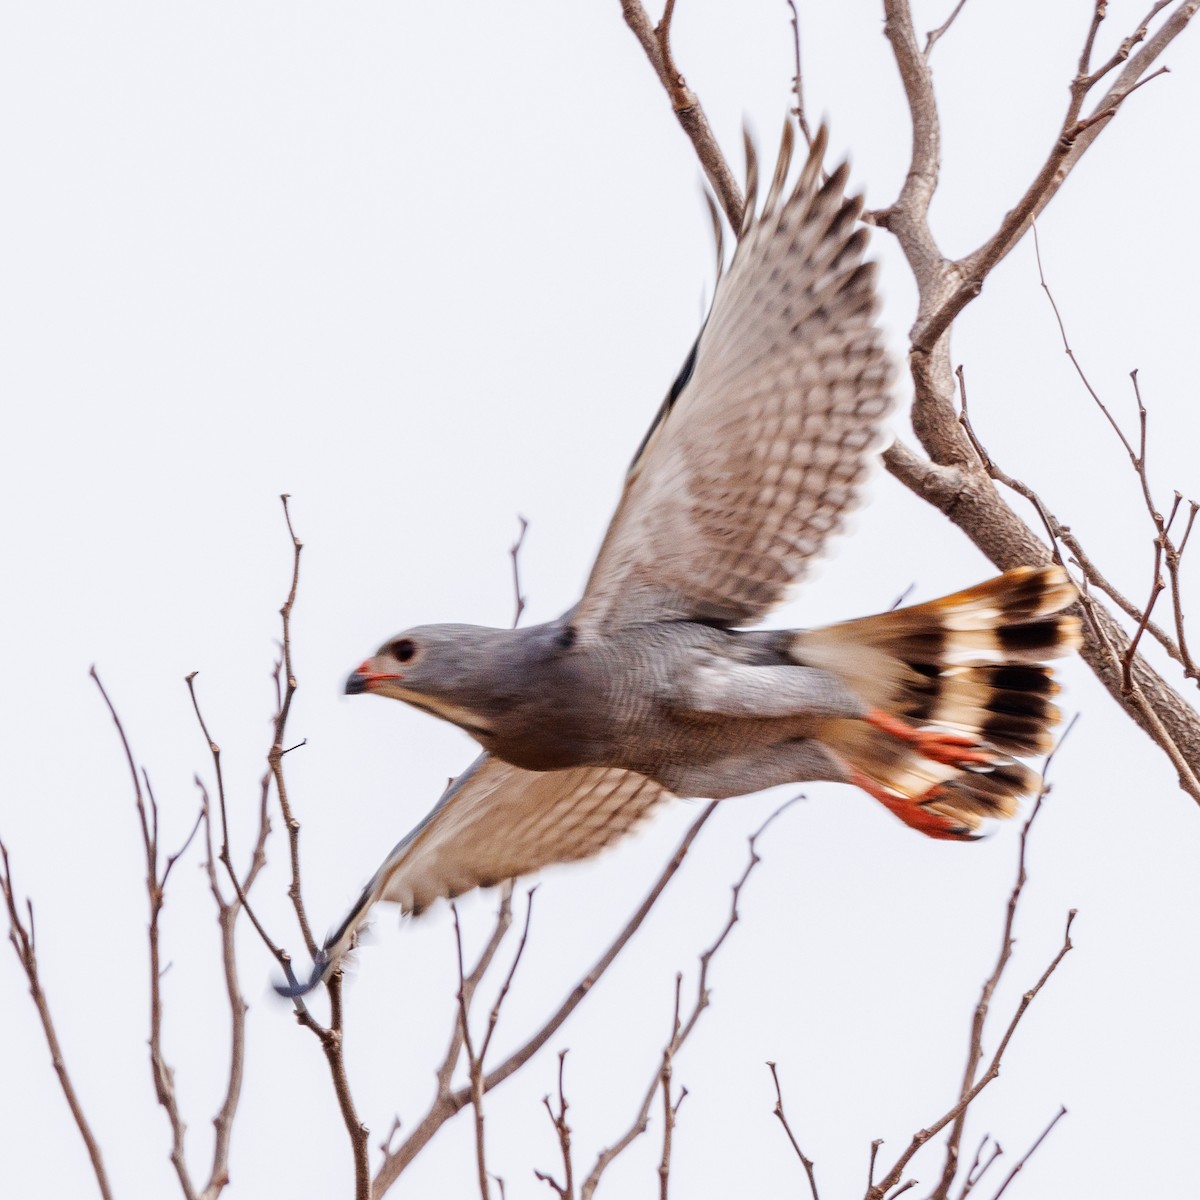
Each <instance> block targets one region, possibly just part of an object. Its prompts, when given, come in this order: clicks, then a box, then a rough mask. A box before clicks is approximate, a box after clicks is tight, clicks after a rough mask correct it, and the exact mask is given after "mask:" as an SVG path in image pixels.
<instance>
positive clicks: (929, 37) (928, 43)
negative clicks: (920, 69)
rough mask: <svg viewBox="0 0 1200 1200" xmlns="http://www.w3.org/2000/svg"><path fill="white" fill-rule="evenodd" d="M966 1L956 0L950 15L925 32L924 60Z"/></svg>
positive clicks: (927, 57)
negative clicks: (934, 27)
mask: <svg viewBox="0 0 1200 1200" xmlns="http://www.w3.org/2000/svg"><path fill="white" fill-rule="evenodd" d="M966 2H967V0H958V3H957V4H956V5H955V6H954V9H953V11H952V12H951V13H950V15H949V16H948V17H947V18H946V19H945V20H944V21H943V22H942V23H941V24H940V25H939V26H938V27H937V28H936V29H932V30H930V31H929V33H928V34H926V36H925V50H924V54H925V58H926V61H928V59H929V52H930V51H931V50H932V49H933V48H934V46H935V45H936V44H937V42H938V39H939V38H941V36H942V35H943V34H944V33H945V32H946V31H947V30H948V29H949V28H950V26H951V25H953V24H954V19H955V17H957V16H958V14H959V13H960V12H962V10H963V6H964V5H965V4H966Z"/></svg>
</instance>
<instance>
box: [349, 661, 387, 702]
mask: <svg viewBox="0 0 1200 1200" xmlns="http://www.w3.org/2000/svg"><path fill="white" fill-rule="evenodd" d="M399 678H400V676H399V675H388V674H386V673H384V672H381V671H372V670H371V660H370V659H367V661H366V662H364V663H363V664H362V665H361V666H360V667H358V668H357V669H356V670H355V671H354V672H353V673H352V674H351V675H350V677H349V679H347V680H346V695H347V696H357V695H358V694H359V692H370V691H373V690H374V687H375V684H377V683H381V682H383V680H385V679H399Z"/></svg>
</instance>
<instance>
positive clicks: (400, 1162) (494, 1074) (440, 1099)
mask: <svg viewBox="0 0 1200 1200" xmlns="http://www.w3.org/2000/svg"><path fill="white" fill-rule="evenodd" d="M716 807H717V806H716V803H715V802H714V803H711V804H708V805H706V806H705V807H704V810H703V811H702V812H701V813H700V815H699V816H698V817H697V818H696V820H695V821H693V822H692V824H691V826H690V827H689V828H688V831H687V833H685V834H684V836H683V839H682V840H681V841H680V843H679V845H678V846H677V847H676V849H675V853H674V854H673V855H672V856H671V859H670V861H669V862H668V863H667V864H666V866H665V867H664V868H663V870H662V872H661V873H660V874H659V876H658V879H657V880H655V882H654V885H653V887H651V889H650V891H649V893H648V894H647V896H646V898H645V899H644V900H643V901H642V903H641V904H640V905H639V906H638V908H637V910H636V911H635V912H634V913H633V915H632V916H631V917H630V918H629V920H628V921H627V922H626V923H625V926H624V927H623V928H622V930H621V931H620V933H618V934H617V936H616V937H615V938H614V939H613V941H612V942H611V943H610V944H609V946H608V948H607V949H606V950H605V951H604V953H603V954H602V955H601V956H600V958H599V959H597V960H596V962H595V964H594V965H593V966H592V968H591V970H589V971H588V973H587V974H586V975H585V976H584V977H583V978H582V979H581V980H580V981H579V982H578V983H577V984H576V985H575V987H574V988H572V989H571V991H570V993H569V994H568V995H567V996H566V998H565V999H564V1000H563V1001H562V1003H561V1004H560V1005H559V1006H558V1008H557V1009H556V1010H555V1011H554V1012H553V1013H552V1014H551V1015H550V1016H549V1017H548V1018H547V1019H546V1020H545V1021H544V1022H543V1023H542V1025H541V1026H540V1028H539V1029H538V1030H537V1032H536V1033H534V1034H533V1035H532V1036H531V1037H529V1038H528V1039H527V1040H526V1041H525V1042H524V1043H523V1044H522V1045H521V1046H520V1047H518V1049H516V1050H514V1051H513V1052H512V1054H510V1055H509V1056H508V1058H506V1059H505V1060H504V1061H503V1062H502V1063H500V1065H499V1066H497V1067H493V1068H492V1070H490V1071H489V1072H488V1073H487V1074H486V1075H485V1076H484V1079H483V1092H484V1094H485V1095H486V1094H487V1093H488V1092H490V1091H491V1090H492V1089H493V1088H494V1087H498V1086H499V1085H500V1084H501V1083H503V1082H504V1081H505V1080H506V1079H508V1078H509V1076H511V1075H513V1074H515V1073H516V1072H517V1071H519V1070H520V1069H521V1068H522V1067H523V1066H524V1065H525V1064H526V1063H527V1062H528V1061H529V1060H530V1059H531V1058H532V1057H533V1056H534V1055H535V1054H536V1053H537V1052H538V1051H539V1050H540V1049H541V1048H542V1047H543V1046H544V1045H545V1044H546V1042H547V1041H549V1039H550V1038H551V1037H553V1036H554V1034H555V1033H556V1032H557V1031H558V1029H559V1028H560V1027H561V1026H562V1024H563V1022H564V1021H566V1019H567V1018H568V1017H569V1016H570V1015H571V1014H572V1013H573V1012H574V1011H575V1009H576V1008H578V1007H579V1005H580V1004H581V1003H582V1001H583V999H584V997H586V996H587V995H588V993H589V992H591V991H592V989H593V988H594V987H595V986H596V984H597V983H598V982H599V981H600V979H601V978H602V977H603V975H604V973H605V972H606V971H607V970H608V968H609V967H610V966H612V964H613V962H614V961H615V960H616V958H617V956H618V955H619V954H620V953H621V951H622V950H623V949H624V948H625V946H626V944H627V943H628V941H629V939H630V938H631V937H633V935H634V934H635V933H636V932H637V931H638V929H639V928H640V927H641V924H642V922H643V921H644V920H645V919H646V917H647V915H648V914H649V912H650V910H651V909H652V908H653V907H654V905H655V904H656V903H657V901H658V898H659V896H661V895H662V892H663V890H664V889H665V888H666V886H667V884H668V883H670V881H671V879H672V878H673V877H674V875H675V873H676V872H677V871H678V870H679V868H680V867H681V866H682V865H683V861H684V859H685V858H686V857H687V853H688V850H689V849H690V848H691V845H692V843H693V842H694V841H695V840H696V838H697V836H698V835H699V833H700V830H701V829H702V828H703V827H704V825H705V823H706V822H707V821H708V819H709V818H710V817H711V816H712V814H713V813H714V812H715V811H716ZM451 1069H452V1068H451ZM470 1098H471V1089H470V1087H469V1086H468V1087H461V1088H459V1089H458V1090H457V1091H454V1092H451V1091H448V1090H447V1091H444V1092H443V1091H441V1090H439V1092H438V1095H437V1096H436V1097H435V1098H434V1101H433V1104H432V1105H431V1106H430V1108H429V1111H428V1112H427V1113H426V1114H425V1116H424V1117H423V1118H422V1119H421V1121H420V1122H419V1123H418V1124H417V1125H416V1127H415V1128H414V1129H413V1131H412V1132H411V1133H410V1134H409V1135H408V1137H407V1138H405V1140H404V1141H403V1142H402V1143H401V1144H400V1146H399V1147H398V1148H397V1149H396V1150H395V1151H394V1152H393V1153H391V1154H389V1155H387V1156H385V1158H384V1160H383V1162H382V1163H381V1165H380V1167H379V1169H378V1171H376V1173H375V1179H374V1183H373V1191H372V1195H373V1196H374V1197H376V1198H378V1197H380V1196H382V1195H383V1194H384V1193H385V1192H386V1191H387V1190H388V1188H390V1187H391V1186H392V1184H393V1183H395V1182H396V1180H397V1179H398V1178H399V1177H400V1175H401V1174H402V1173H403V1171H404V1170H405V1168H407V1167H408V1165H409V1164H410V1163H411V1162H412V1160H413V1159H414V1158H416V1156H417V1155H418V1154H419V1153H420V1152H421V1151H422V1150H423V1149H424V1148H425V1146H426V1145H428V1143H429V1140H430V1139H431V1138H432V1137H433V1135H434V1134H435V1133H437V1131H438V1130H439V1129H440V1128H441V1127H442V1126H443V1125H444V1124H445V1123H446V1122H447V1121H448V1120H449V1119H450V1118H451V1117H453V1116H454V1115H455V1114H456V1113H457V1112H459V1111H460V1110H461V1109H462V1108H463V1107H464V1106H465V1105H466V1104H467V1103H468V1102H469V1101H470Z"/></svg>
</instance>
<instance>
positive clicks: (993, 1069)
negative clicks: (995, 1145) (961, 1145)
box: [867, 909, 1075, 1200]
mask: <svg viewBox="0 0 1200 1200" xmlns="http://www.w3.org/2000/svg"><path fill="white" fill-rule="evenodd" d="M1074 920H1075V909H1071V911H1070V912H1069V913H1068V914H1067V927H1066V930H1065V932H1064V934H1063V943H1062V946H1061V947H1060V948H1059V951H1058V953H1057V954H1056V955H1055V956H1054V958H1053V959H1052V960H1051V962H1050V964H1049V966H1047V967H1046V969H1045V970H1044V971H1043V972H1042V974H1041V976H1040V977H1039V978H1038V981H1037V982H1036V983H1035V984H1034V985H1033V987H1031V988H1030V989H1029V991H1027V992H1026V993H1025V994H1024V995H1023V996H1022V997H1021V1001H1020V1003H1019V1004H1018V1005H1017V1008H1016V1011H1015V1012H1014V1013H1013V1016H1012V1019H1011V1020H1010V1021H1009V1023H1008V1027H1007V1028H1006V1029H1005V1031H1004V1035H1003V1036H1002V1037H1001V1039H1000V1044H999V1046H998V1047H997V1048H996V1053H995V1054H994V1055H993V1056H992V1060H991V1062H990V1063H989V1064H988V1067H987V1070H985V1071H984V1073H983V1074H982V1075H981V1076H980V1077H979V1079H978V1081H977V1082H976V1083H975V1085H974V1087H972V1088H971V1089H970V1090H969V1091H968V1092H967V1093H965V1095H963V1096H962V1097H961V1099H960V1100H959V1101H958V1103H957V1104H955V1105H954V1106H953V1107H952V1108H950V1109H949V1110H948V1111H947V1112H945V1113H944V1114H943V1115H942V1116H941V1117H939V1118H938V1119H937V1120H936V1121H935V1122H934V1123H933V1124H932V1125H930V1126H929V1127H928V1128H927V1129H921V1130H918V1131H917V1132H916V1133H915V1134H913V1137H912V1141H911V1142H910V1143H909V1145H908V1147H907V1149H906V1150H905V1151H904V1153H903V1154H901V1155H900V1157H899V1158H898V1159H897V1160H896V1163H895V1165H894V1166H893V1167H892V1169H891V1170H890V1171H889V1172H888V1173H887V1175H886V1176H884V1178H883V1180H881V1181H880V1182H879V1183H877V1184H875V1185H874V1186H873V1187H872V1188H871V1189H870V1190H869V1191H868V1192H867V1200H884V1197H885V1196H886V1195H887V1193H888V1192H889V1191H890V1190H891V1189H892V1188H894V1187H895V1186H896V1185H897V1184H898V1183H899V1181H900V1176H901V1175H902V1174H903V1172H904V1168H905V1167H906V1166H908V1163H909V1161H910V1160H911V1159H912V1157H913V1155H914V1154H916V1153H917V1151H918V1150H920V1149H921V1147H922V1146H924V1145H925V1143H926V1142H928V1141H929V1139H930V1138H932V1137H935V1136H936V1135H937V1134H939V1133H940V1132H941V1131H942V1130H943V1129H945V1128H946V1126H947V1125H949V1124H950V1123H951V1122H952V1121H954V1120H955V1119H956V1118H957V1117H958V1115H959V1114H960V1113H962V1112H965V1111H966V1110H967V1109H968V1108H969V1107H970V1106H971V1104H972V1103H973V1102H974V1100H975V1097H976V1096H978V1095H979V1093H980V1092H982V1091H983V1089H984V1088H985V1087H987V1085H988V1084H989V1083H991V1082H992V1080H993V1079H996V1078H997V1077H998V1076H999V1074H1000V1063H1001V1061H1002V1060H1003V1058H1004V1053H1005V1051H1006V1050H1007V1049H1008V1044H1009V1042H1010V1041H1011V1040H1012V1036H1013V1034H1014V1033H1015V1032H1016V1029H1017V1026H1018V1025H1019V1024H1020V1023H1021V1018H1022V1017H1024V1015H1025V1013H1026V1012H1027V1011H1028V1009H1029V1006H1030V1005H1031V1004H1032V1003H1033V1002H1034V1000H1036V999H1037V997H1038V993H1039V992H1041V990H1042V988H1044V987H1045V986H1046V983H1047V981H1048V980H1049V979H1050V976H1051V975H1053V974H1054V972H1055V971H1056V970H1057V969H1058V966H1059V963H1061V962H1062V960H1063V959H1064V958H1065V957H1066V956H1067V954H1068V953H1069V952H1070V950H1071V925H1072V923H1073V922H1074Z"/></svg>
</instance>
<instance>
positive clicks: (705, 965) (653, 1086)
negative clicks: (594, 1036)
mask: <svg viewBox="0 0 1200 1200" xmlns="http://www.w3.org/2000/svg"><path fill="white" fill-rule="evenodd" d="M799 799H801V797H800V796H794V797H792V799H790V800H788V801H787V802H786V803H785V804H781V805H780V806H779V807H778V808H777V809H776V810H775V811H774V812H773V813H771V815H770V816H769V817H767V819H766V820H765V821H764V822H763V823H762V824H761V825H760V826H759V827H758V828H757V829H756V830H755V831H754V833H752V834H751V835H750V837H749V839H748V846H749V851H750V853H749V858H748V860H747V862H746V867H745V869H744V870H743V871H742V874H741V877H740V878H739V879H738V880H737V882H736V883H735V884H734V885H733V887H732V895H731V897H730V903H729V915H728V917H727V918H726V920H725V924H724V926H723V927H722V929H721V931H720V933H718V934H717V937H716V939H715V940H714V941H713V943H712V944H711V945H710V946H709V947H708V949H707V950H705V951H704V952H703V953H702V954H701V955H700V972H699V975H698V977H697V980H696V998H695V1001H694V1002H693V1004H692V1009H691V1012H690V1013H689V1014H688V1017H687V1019H686V1020H685V1021H683V1022H681V1021H680V1018H679V988H680V984H681V981H682V976H680V975H676V977H675V997H676V999H675V1017H674V1021H673V1024H672V1027H671V1037H670V1040H669V1041H668V1042H667V1045H666V1046H665V1047H664V1049H663V1052H662V1064H661V1066H660V1068H659V1069H658V1070H657V1071H656V1072H655V1074H654V1078H653V1079H652V1080H651V1081H650V1086H649V1087H648V1088H647V1089H646V1093H645V1095H644V1096H643V1098H642V1104H641V1107H640V1108H639V1109H638V1112H637V1115H636V1116H635V1117H634V1119H633V1123H632V1124H631V1125H630V1126H629V1128H628V1129H626V1130H625V1132H624V1133H623V1134H622V1135H621V1137H619V1138H618V1139H617V1141H615V1142H614V1143H613V1144H612V1145H611V1146H609V1147H607V1148H606V1149H604V1150H602V1151H601V1152H600V1154H599V1155H597V1157H596V1162H595V1165H594V1166H593V1167H592V1170H591V1172H590V1173H589V1174H588V1177H587V1178H586V1179H585V1180H584V1181H583V1187H582V1188H581V1189H580V1192H579V1195H580V1200H590V1197H591V1196H592V1194H593V1193H594V1192H595V1190H596V1188H597V1187H598V1186H599V1184H600V1177H601V1176H602V1175H603V1174H604V1172H605V1171H606V1170H607V1169H608V1167H609V1166H610V1165H611V1164H612V1162H613V1161H614V1160H615V1159H616V1158H617V1157H619V1156H620V1155H621V1154H623V1153H624V1152H625V1150H626V1149H628V1147H629V1146H630V1145H632V1144H633V1142H635V1141H636V1140H637V1139H638V1138H639V1137H641V1135H642V1134H643V1133H645V1132H646V1129H647V1128H648V1126H649V1123H650V1107H651V1105H652V1104H653V1103H654V1095H655V1093H656V1092H657V1091H658V1089H659V1087H660V1086H661V1085H662V1080H663V1079H664V1077H665V1078H666V1079H668V1080H669V1079H670V1073H671V1064H672V1062H673V1061H674V1058H675V1055H676V1054H678V1053H679V1051H680V1049H681V1048H682V1047H683V1045H684V1043H685V1042H686V1041H687V1040H688V1038H689V1037H690V1036H691V1033H692V1030H693V1029H695V1028H696V1025H697V1023H698V1022H699V1020H700V1017H701V1016H702V1015H703V1013H704V1010H705V1009H706V1008H707V1007H708V1006H709V1003H710V1001H711V995H710V993H709V990H708V971H709V967H710V965H711V964H712V960H713V958H714V957H715V956H716V955H717V953H718V952H719V951H720V949H721V947H722V946H723V945H724V944H725V940H726V938H728V937H729V935H730V933H731V932H732V931H733V927H734V926H735V925H736V924H737V923H738V921H739V920H740V919H741V913H740V911H739V909H738V901H739V900H740V898H741V894H742V889H743V888H744V887H745V886H746V882H747V880H748V879H749V878H750V876H751V875H752V874H753V873H754V869H755V868H756V867H757V866H758V864H759V863H760V862H762V858H761V856H760V855H759V853H758V839H759V838H760V837H761V836H762V835H763V834H764V833H765V832H766V830H767V828H768V827H769V826H770V825H771V824H772V823H773V822H774V820H775V818H776V817H778V816H780V815H781V814H782V813H783V812H785V811H786V810H787V809H789V808H791V806H792V805H793V804H795V803H796V801H797V800H799ZM709 807H710V808H711V807H712V806H711V805H710V806H709ZM693 828H694V826H693Z"/></svg>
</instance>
